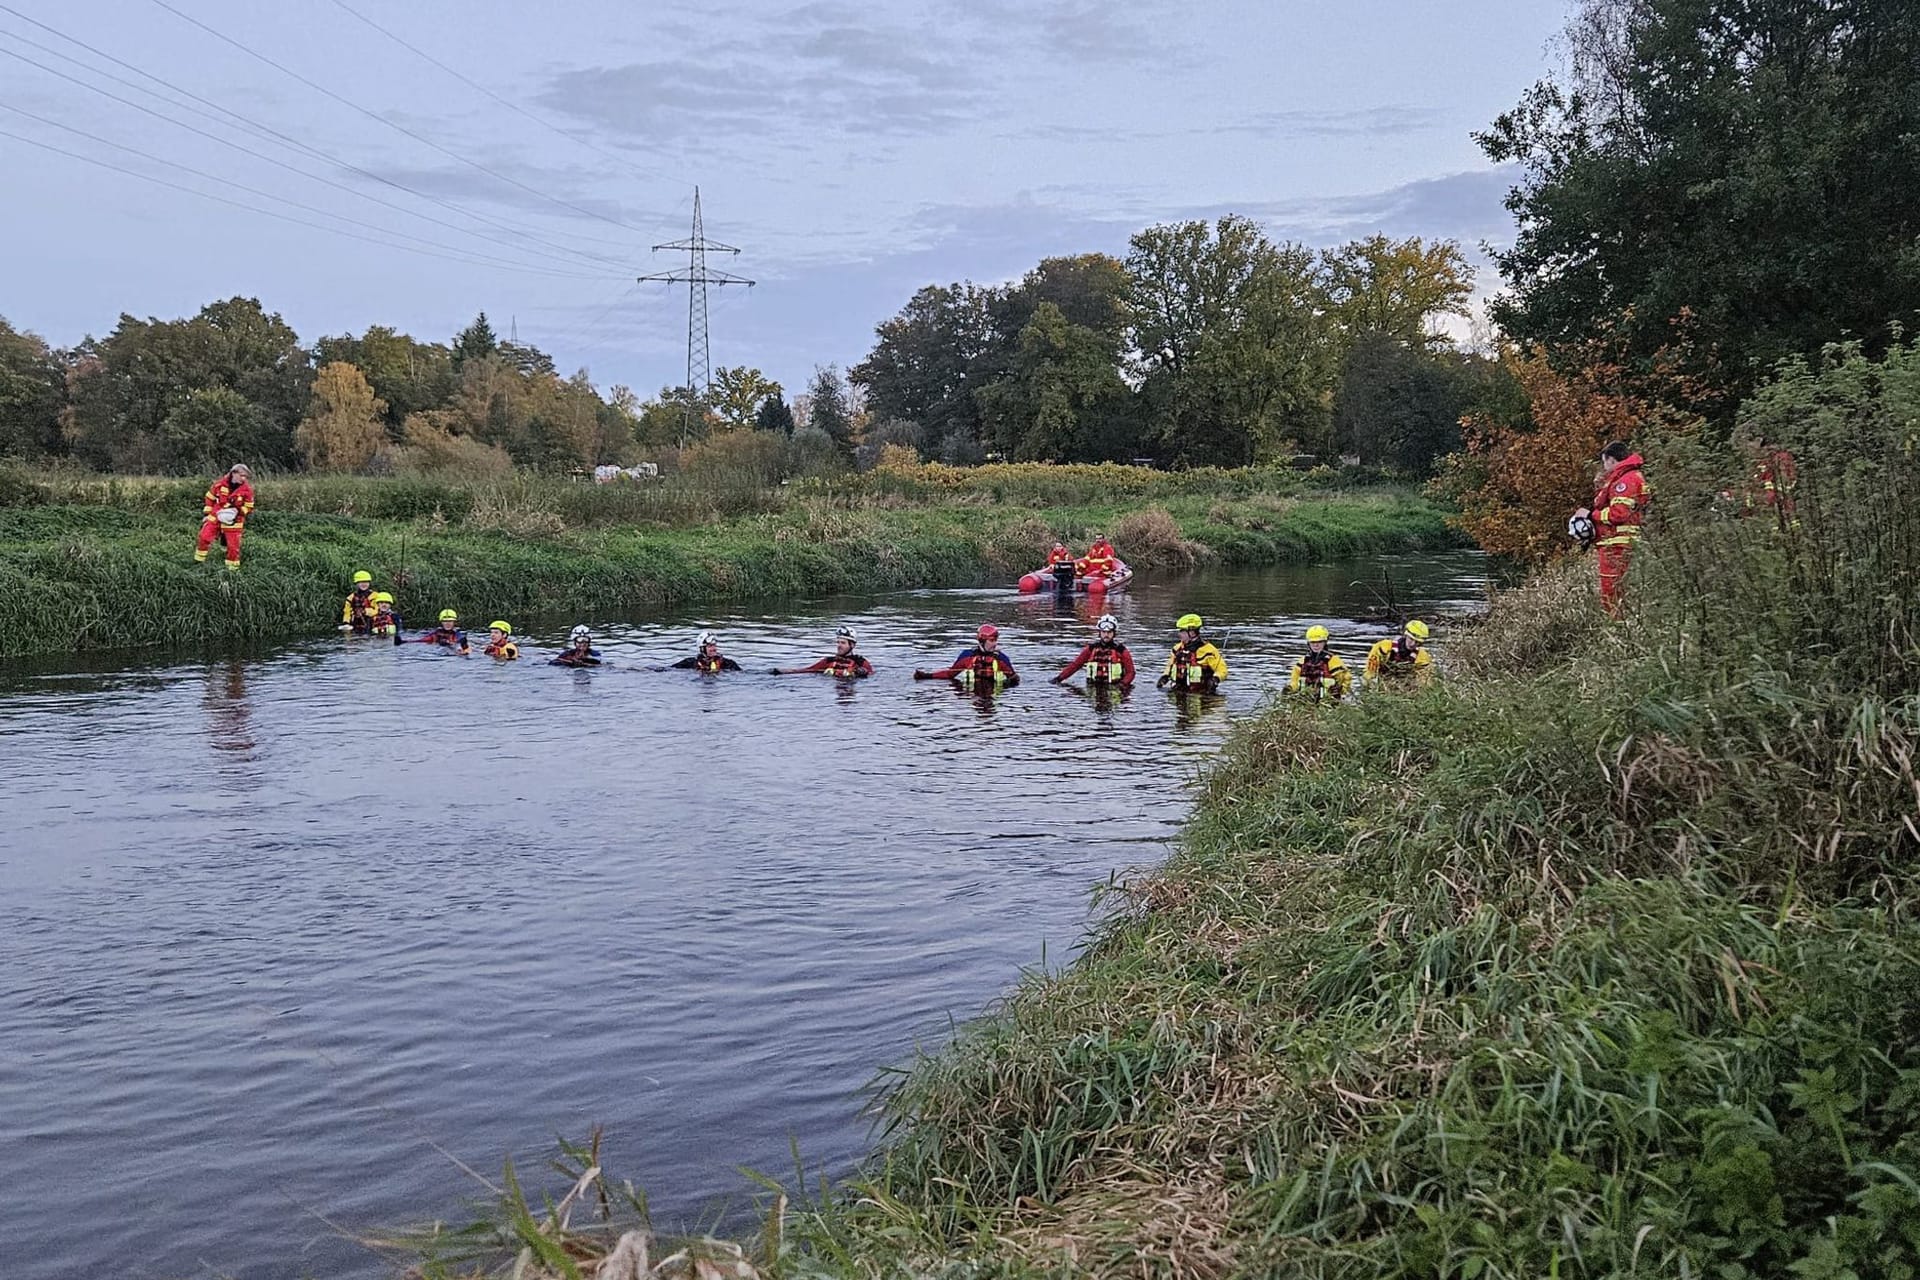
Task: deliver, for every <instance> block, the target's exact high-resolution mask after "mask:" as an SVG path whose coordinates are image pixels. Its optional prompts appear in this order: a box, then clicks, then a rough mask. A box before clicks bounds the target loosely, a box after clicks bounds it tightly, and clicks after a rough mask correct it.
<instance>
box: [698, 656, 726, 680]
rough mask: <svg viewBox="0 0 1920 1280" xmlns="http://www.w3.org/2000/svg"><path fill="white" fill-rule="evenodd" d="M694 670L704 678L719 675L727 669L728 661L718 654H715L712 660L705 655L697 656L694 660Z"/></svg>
mask: <svg viewBox="0 0 1920 1280" xmlns="http://www.w3.org/2000/svg"><path fill="white" fill-rule="evenodd" d="M693 669H694V670H695V671H698V672H699V673H700V674H701V675H703V676H714V675H719V674H720V673H721V672H722V671H725V670H726V669H727V660H726V659H725V658H723V657H721V656H720V655H719V654H717V653H716V654H714V655H713V656H712V657H711V658H709V657H708V656H707V655H706V654H704V653H701V654H695V655H694V659H693Z"/></svg>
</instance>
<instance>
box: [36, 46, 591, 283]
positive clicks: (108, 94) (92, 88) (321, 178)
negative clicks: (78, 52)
mask: <svg viewBox="0 0 1920 1280" xmlns="http://www.w3.org/2000/svg"><path fill="white" fill-rule="evenodd" d="M4 34H9V35H10V33H4ZM11 38H12V39H16V40H18V39H20V37H19V36H11ZM28 43H32V42H28ZM34 47H36V48H39V47H41V46H39V45H37V44H36V45H35V46H34ZM48 52H50V53H52V54H53V56H54V57H64V55H63V54H60V53H58V52H57V51H52V50H48ZM0 56H3V57H8V58H13V59H15V60H16V61H19V62H24V63H26V64H27V65H28V66H30V67H37V68H39V69H40V70H41V71H44V72H46V73H47V74H48V75H51V76H58V77H59V78H60V79H62V80H65V81H67V82H69V83H70V84H76V85H79V86H80V87H81V88H82V89H86V90H88V91H89V92H92V93H97V94H99V95H100V96H101V97H103V98H107V99H109V100H110V101H113V102H118V103H120V104H121V105H123V106H128V107H132V108H133V109H134V110H135V111H140V112H144V113H145V114H147V115H150V116H152V117H153V118H154V119H156V120H163V121H165V122H166V123H168V124H170V125H173V126H174V127H175V128H178V129H185V130H186V131H187V132H189V133H192V134H196V135H198V136H199V137H202V138H206V139H208V140H209V141H211V142H217V143H219V144H220V145H221V146H224V147H231V148H232V149H233V150H235V151H238V152H240V153H241V154H242V155H246V156H252V157H253V158H254V159H256V160H262V161H265V162H266V163H267V164H271V165H275V166H277V167H279V168H282V169H285V170H286V171H287V172H289V173H293V174H298V175H299V176H300V177H303V178H307V179H309V180H311V181H314V182H318V183H321V184H323V185H325V186H329V187H332V188H334V189H335V190H338V191H344V192H346V193H347V194H348V195H351V196H356V197H358V198H360V199H363V200H370V201H372V202H373V203H374V204H378V205H381V206H384V207H385V208H388V209H392V210H395V211H396V212H398V213H402V214H405V215H406V216H408V217H411V218H420V219H422V220H423V221H426V222H431V223H434V224H435V225H437V226H442V227H446V228H448V229H449V230H452V231H457V232H459V233H460V234H462V235H471V236H477V237H478V238H480V239H482V240H488V241H491V242H493V243H495V244H504V245H506V246H508V247H509V248H516V249H518V248H522V246H521V245H520V244H519V243H518V242H516V241H514V240H502V239H499V238H497V237H494V236H489V235H484V234H482V233H481V232H478V231H475V230H473V229H472V228H471V227H463V226H461V225H460V224H458V223H455V222H448V221H447V220H446V219H444V218H436V217H433V216H432V215H431V214H425V213H421V212H419V211H418V210H415V209H409V208H407V207H406V206H405V205H400V204H395V203H394V202H393V201H391V200H383V199H381V198H380V197H378V196H375V195H371V194H369V193H367V192H364V191H357V190H355V189H354V188H352V187H349V186H347V185H346V184H345V183H343V182H338V181H335V180H334V179H332V178H329V177H327V176H325V175H324V174H317V173H310V172H308V171H307V170H305V169H302V168H300V167H299V166H297V165H293V164H289V163H288V162H287V161H285V160H282V159H280V158H278V157H276V156H271V155H268V154H266V153H265V152H263V151H256V150H254V149H253V148H251V147H247V146H243V145H242V144H240V143H238V142H235V141H233V140H232V139H230V138H222V137H220V136H219V135H218V134H214V133H209V132H207V131H206V130H205V129H202V128H199V127H198V126H197V125H193V124H189V123H188V122H186V121H184V120H179V119H176V118H174V117H173V116H170V115H167V114H166V113H165V112H163V111H156V110H154V109H153V108H152V107H149V106H145V105H143V104H141V103H138V102H135V101H133V100H132V99H131V98H123V97H121V96H120V95H119V94H117V93H114V92H112V91H111V90H107V89H102V88H101V87H100V86H98V85H93V84H88V83H87V82H86V81H84V80H82V79H80V78H79V77H78V76H71V75H68V74H67V73H66V72H64V71H61V70H59V69H57V68H55V67H49V66H47V65H46V64H45V63H43V62H36V61H35V60H34V59H32V58H29V57H27V56H26V55H24V54H21V53H16V52H15V51H13V50H12V49H6V48H0ZM67 61H69V62H72V61H74V60H73V59H71V58H68V59H67ZM76 65H83V66H84V64H78V63H76ZM86 69H87V70H89V71H93V72H94V74H96V75H103V76H107V78H109V79H113V80H116V81H119V78H118V77H115V76H111V75H109V74H108V73H106V72H101V71H97V70H95V69H94V68H92V67H87V68H86ZM119 82H120V83H125V82H124V81H119ZM128 87H130V88H134V89H136V90H137V91H138V92H142V93H145V92H148V91H147V90H144V89H139V87H138V86H137V85H129V86H128ZM154 96H156V97H158V96H159V95H157V94H156V95H154ZM163 101H164V99H163ZM5 106H6V104H5V103H0V107H5ZM8 109H9V110H14V111H20V109H19V108H17V107H11V108H8ZM20 114H22V115H31V114H32V113H31V112H26V111H20ZM33 118H34V119H36V120H41V122H42V123H45V124H51V125H53V127H54V128H56V129H67V130H68V131H69V132H72V133H80V134H81V136H82V137H86V138H90V139H92V140H93V141H95V142H104V143H105V144H106V145H107V146H110V147H116V148H118V149H120V150H123V151H129V150H134V148H131V147H122V146H121V145H120V144H119V143H116V142H112V141H110V140H107V139H104V138H96V137H94V135H92V134H88V133H84V132H82V131H81V130H78V129H74V128H72V127H71V126H69V125H64V124H61V123H60V122H59V121H57V120H45V119H44V118H43V117H40V116H33ZM136 154H144V153H142V152H136ZM156 158H157V157H156ZM177 167H179V168H183V169H188V171H189V172H191V173H194V174H195V176H197V177H203V178H207V179H209V180H210V181H214V182H226V181H227V179H224V178H220V177H218V176H216V175H213V174H207V173H200V172H199V171H198V170H194V169H191V168H189V167H188V166H186V165H179V166H177ZM232 185H234V186H236V187H240V186H241V184H240V183H237V182H236V183H233V184H232ZM242 189H245V190H251V188H242ZM252 193H253V194H254V195H262V196H266V197H267V198H268V199H273V200H278V199H282V197H279V196H275V195H273V194H272V193H270V192H265V191H253V192H252ZM288 203H297V202H293V201H289V202H288ZM328 216H331V217H343V218H344V215H337V214H330V215H328ZM344 220H347V221H351V220H352V219H344ZM376 229H378V230H383V231H384V230H387V229H386V228H376ZM391 234H393V235H397V236H403V237H405V238H407V239H419V238H420V237H417V236H411V235H408V233H406V232H403V231H393V232H392V233H391ZM428 243H431V242H428ZM561 247H562V248H564V246H561ZM461 252H472V251H471V250H461ZM533 252H534V253H535V254H536V255H537V256H540V257H545V258H548V259H550V260H551V261H553V262H557V263H560V264H561V265H562V266H566V267H569V268H572V269H575V270H578V268H579V265H580V264H579V263H578V262H575V261H573V260H571V259H568V258H562V257H560V256H559V255H557V254H551V253H542V252H541V251H539V250H534V251H533ZM567 252H569V253H573V254H574V256H575V257H578V258H582V259H584V260H587V261H593V262H601V263H604V264H605V265H607V266H621V265H623V264H621V263H620V262H618V261H616V260H615V259H612V258H600V257H598V256H597V255H587V254H581V253H579V252H578V251H577V250H567ZM482 256H484V255H482Z"/></svg>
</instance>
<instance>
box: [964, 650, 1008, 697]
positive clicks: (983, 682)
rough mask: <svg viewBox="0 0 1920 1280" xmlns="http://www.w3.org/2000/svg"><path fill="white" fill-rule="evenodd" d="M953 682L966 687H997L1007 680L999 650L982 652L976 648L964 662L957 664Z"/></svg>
mask: <svg viewBox="0 0 1920 1280" xmlns="http://www.w3.org/2000/svg"><path fill="white" fill-rule="evenodd" d="M958 665H959V670H957V671H955V672H954V673H953V680H954V683H956V684H958V685H961V686H962V687H964V688H968V689H997V688H999V687H1000V686H1001V685H1003V684H1005V683H1006V682H1007V670H1006V665H1005V663H1004V662H1003V661H1002V660H1001V657H1000V654H999V652H998V651H997V650H996V651H995V652H993V653H982V652H980V651H979V650H978V649H976V650H974V651H973V656H972V657H970V658H968V659H967V660H966V662H964V663H961V664H958Z"/></svg>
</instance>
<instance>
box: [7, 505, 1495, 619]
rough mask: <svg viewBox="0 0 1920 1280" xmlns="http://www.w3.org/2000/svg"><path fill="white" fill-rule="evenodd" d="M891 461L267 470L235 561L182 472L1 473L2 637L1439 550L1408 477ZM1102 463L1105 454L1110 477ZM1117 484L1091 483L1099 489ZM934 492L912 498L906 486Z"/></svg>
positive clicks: (1435, 517) (683, 599) (596, 609)
mask: <svg viewBox="0 0 1920 1280" xmlns="http://www.w3.org/2000/svg"><path fill="white" fill-rule="evenodd" d="M1052 470H1053V469H1048V468H1019V467H1009V468H981V469H978V470H971V471H968V472H966V473H965V474H964V476H963V478H960V479H957V480H956V479H955V478H954V477H953V476H952V475H950V474H949V473H948V471H949V469H946V468H920V467H912V468H902V469H897V470H895V471H894V472H892V473H890V474H883V473H880V472H876V473H874V474H873V475H872V476H869V477H846V478H844V479H843V480H842V481H841V482H839V483H834V484H826V483H821V484H817V485H807V484H799V485H790V486H786V487H784V488H783V487H780V486H767V485H765V484H764V483H762V482H760V480H759V479H757V478H756V477H754V476H751V475H749V476H745V477H742V476H740V475H738V474H735V473H732V472H728V473H724V474H721V475H717V476H715V477H713V482H712V483H706V482H703V481H702V480H700V479H699V477H698V476H697V475H696V476H694V477H691V478H690V477H688V476H686V475H685V474H683V475H682V476H680V477H676V478H674V479H673V480H670V481H661V482H659V483H657V484H620V485H608V486H594V485H584V484H570V483H567V482H565V481H555V480H540V479H537V478H534V477H527V476H519V477H513V478H510V479H507V480H503V481H499V482H489V483H479V484H451V483H446V482H436V481H404V480H374V479H366V478H350V477H308V478H301V479H295V480H287V481H277V482H274V483H273V488H272V490H271V492H272V493H273V494H274V495H275V496H274V501H275V503H276V504H277V506H276V508H274V509H267V508H265V507H264V506H263V509H262V511H261V512H257V513H256V515H255V517H254V519H253V520H252V521H250V522H249V525H248V529H247V542H246V554H245V561H244V568H243V569H242V571H241V572H240V573H238V574H234V575H227V574H225V573H219V574H214V573H209V572H206V569H207V566H205V565H195V564H194V563H193V562H192V559H191V556H190V555H189V554H188V553H189V552H190V550H191V545H190V544H191V535H192V532H193V530H194V527H195V526H196V524H197V516H198V510H199V490H200V485H199V484H198V482H196V481H187V480H154V479H147V480H126V479H107V478H96V477H87V476H80V477H77V478H70V479H67V480H64V481H60V482H54V483H43V482H41V481H36V480H32V479H27V478H23V477H20V476H18V475H17V474H15V475H12V476H11V478H9V473H6V472H0V585H3V586H4V589H3V590H0V653H5V654H24V653H59V652H71V651H74V650H79V649H93V648H119V647H132V646H138V645H176V646H180V645H207V644H228V643H234V642H243V641H261V640H270V639H280V638H288V637H295V636H301V635H313V634H319V633H324V632H327V631H329V630H330V629H331V628H332V627H333V626H334V624H336V623H337V622H338V621H339V607H340V599H341V597H342V596H343V595H344V593H345V591H346V587H347V583H348V582H349V581H350V579H351V577H352V574H353V573H354V571H355V570H358V569H366V570H369V571H370V572H372V573H374V574H375V576H376V580H377V581H378V582H379V583H381V584H382V585H383V586H385V587H389V588H391V589H392V590H394V591H395V593H396V595H397V596H398V597H399V606H400V612H401V616H402V617H403V618H404V619H407V620H409V621H412V622H416V623H418V622H421V621H422V620H424V619H426V618H429V617H431V616H432V615H433V614H435V613H437V612H438V611H439V610H440V609H441V608H443V607H449V606H450V607H453V608H456V609H459V610H460V611H461V612H462V613H463V614H465V615H466V616H468V617H470V618H479V617H480V616H481V615H483V614H484V615H485V616H486V617H487V618H491V617H495V616H502V615H504V616H506V617H508V618H509V619H512V620H514V621H516V622H523V623H530V622H532V621H534V620H535V619H538V618H544V617H565V618H567V619H569V620H574V619H577V618H578V617H605V616H607V615H608V614H610V613H615V612H619V611H621V610H625V609H632V608H641V607H648V606H657V605H662V604H672V603H691V602H698V601H712V600H726V599H740V598H746V597H777V596H818V595H825V594H830V593H835V592H849V591H853V592H869V591H881V590H889V589H895V588H901V587H922V586H966V585H978V584H981V583H984V582H987V581H990V580H993V579H994V578H998V579H1000V580H1003V581H1008V582H1010V581H1011V580H1012V578H1013V577H1014V576H1017V575H1018V574H1019V573H1021V572H1023V571H1025V570H1028V569H1031V568H1033V567H1034V566H1035V565H1036V564H1037V563H1039V561H1040V560H1041V559H1042V558H1043V557H1044V554H1045V548H1046V547H1047V546H1048V545H1049V544H1050V543H1051V542H1052V541H1053V539H1055V538H1064V539H1068V540H1071V541H1074V542H1076V543H1080V544H1084V543H1085V542H1086V541H1087V539H1088V537H1089V535H1091V534H1092V533H1095V532H1104V533H1108V534H1110V535H1112V536H1113V537H1114V538H1116V539H1117V540H1118V542H1119V545H1120V546H1121V547H1122V549H1123V553H1124V554H1126V555H1129V556H1131V557H1132V558H1134V559H1135V560H1137V561H1138V562H1139V563H1140V564H1142V565H1143V566H1153V567H1161V568H1171V569H1181V568H1192V567H1194V566H1196V565H1199V564H1207V563H1217V564H1223V565H1255V564H1273V563H1283V562H1289V561H1302V560H1315V559H1327V558H1338V557H1346V556H1355V555H1363V554H1373V553H1378V552H1388V551H1399V550H1418V549H1424V548H1434V547H1443V546H1450V545H1455V544H1456V541H1457V538H1458V535H1457V534H1456V533H1454V532H1453V531H1452V530H1451V529H1450V528H1449V527H1448V526H1447V524H1446V516H1445V512H1444V510H1443V509H1442V508H1440V507H1438V506H1436V505H1435V504H1433V503H1432V502H1430V501H1428V500H1427V499H1425V498H1423V497H1421V496H1420V495H1419V494H1417V493H1414V492H1411V491H1409V490H1406V489H1390V488H1376V489H1372V490H1365V489H1360V490H1354V491H1351V492H1346V491H1341V492H1328V491H1325V490H1321V489H1318V488H1316V487H1314V486H1313V485H1311V484H1310V483H1308V482H1306V481H1303V480H1300V479H1299V478H1297V477H1295V478H1293V479H1291V480H1290V481H1289V482H1288V483H1287V484H1285V485H1276V486H1275V488H1276V489H1277V490H1278V491H1276V492H1267V491H1264V490H1265V478H1263V477H1260V476H1254V477H1245V476H1240V475H1238V474H1236V473H1232V472H1228V473H1223V474H1222V475H1221V476H1220V477H1217V481H1218V483H1217V484H1215V485H1214V486H1212V487H1211V489H1210V488H1209V486H1208V485H1207V484H1205V483H1202V480H1204V477H1195V476H1191V475H1189V476H1185V477H1169V476H1163V475H1161V474H1160V473H1153V472H1147V473H1143V474H1139V475H1131V474H1128V473H1130V472H1131V471H1132V469H1127V468H1106V469H1099V468H1088V469H1086V471H1090V472H1093V474H1092V475H1087V474H1084V473H1082V472H1079V471H1077V470H1076V469H1073V468H1063V469H1059V470H1060V471H1061V472H1062V473H1063V474H1059V475H1055V474H1052ZM1115 473H1120V474H1118V475H1117V476H1116V474H1115ZM1109 484H1112V485H1115V486H1117V489H1116V492H1114V493H1108V492H1107V490H1106V486H1108V485H1109ZM930 494H939V495H941V496H940V497H939V499H938V500H937V501H936V500H932V499H931V498H930V497H928V496H925V495H930Z"/></svg>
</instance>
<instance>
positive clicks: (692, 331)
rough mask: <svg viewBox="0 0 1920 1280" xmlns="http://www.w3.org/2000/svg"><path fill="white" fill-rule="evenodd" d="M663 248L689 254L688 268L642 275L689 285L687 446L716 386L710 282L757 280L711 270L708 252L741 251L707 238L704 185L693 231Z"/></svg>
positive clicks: (696, 192) (696, 194)
mask: <svg viewBox="0 0 1920 1280" xmlns="http://www.w3.org/2000/svg"><path fill="white" fill-rule="evenodd" d="M662 249H671V250H673V251H674V252H676V253H685V254H686V255H687V269H686V270H685V271H660V272H656V273H654V274H653V275H650V276H641V277H640V282H641V283H642V284H645V283H648V282H650V281H658V282H659V283H661V284H684V285H686V286H687V404H686V412H685V414H684V415H683V416H682V417H681V420H680V447H681V448H682V449H684V448H686V447H687V438H688V436H689V435H690V434H691V432H692V430H693V414H694V410H695V408H696V407H698V405H699V403H700V401H701V400H702V399H703V398H704V397H705V396H706V393H707V392H708V390H709V389H710V388H711V386H712V382H713V368H712V356H711V354H710V353H709V351H708V346H707V286H708V285H729V284H744V285H746V286H747V287H748V288H752V287H753V281H751V280H748V279H746V278H744V277H742V276H736V275H734V274H732V273H731V272H727V271H709V270H708V269H707V255H708V254H709V253H738V252H740V251H739V250H738V249H736V248H734V247H733V246H732V245H730V244H721V243H720V242H719V241H717V240H709V239H707V233H706V229H705V226H704V225H703V224H702V222H701V220H700V188H698V187H695V188H694V189H693V235H691V236H690V237H688V238H687V239H685V240H675V241H674V242H673V243H671V244H657V245H655V246H653V251H654V252H655V253H658V252H660V251H661V250H662Z"/></svg>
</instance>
